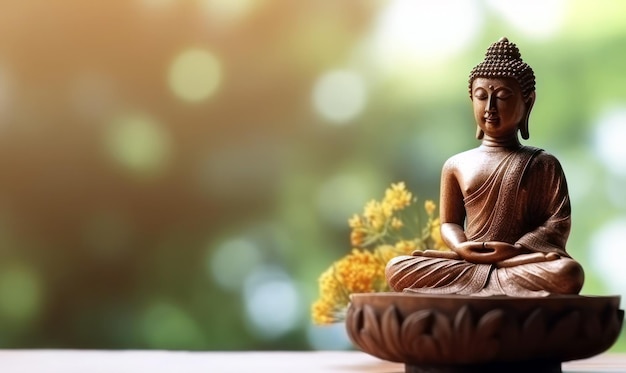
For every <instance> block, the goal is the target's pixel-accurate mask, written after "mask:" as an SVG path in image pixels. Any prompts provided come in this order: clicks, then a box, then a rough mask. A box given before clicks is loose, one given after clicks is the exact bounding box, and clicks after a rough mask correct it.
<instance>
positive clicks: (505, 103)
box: [472, 78, 526, 140]
mask: <svg viewBox="0 0 626 373" xmlns="http://www.w3.org/2000/svg"><path fill="white" fill-rule="evenodd" d="M472 104H473V106H474V118H475V119H476V124H478V126H479V127H480V128H481V129H482V130H483V132H484V133H485V135H486V136H489V137H491V138H493V139H496V140H507V139H511V138H517V130H518V127H519V124H520V122H521V121H522V118H523V117H524V115H525V114H526V113H525V112H526V104H525V102H524V98H523V96H522V92H521V90H520V87H519V84H518V83H517V81H516V80H515V79H512V78H502V79H488V78H476V79H474V82H473V83H472Z"/></svg>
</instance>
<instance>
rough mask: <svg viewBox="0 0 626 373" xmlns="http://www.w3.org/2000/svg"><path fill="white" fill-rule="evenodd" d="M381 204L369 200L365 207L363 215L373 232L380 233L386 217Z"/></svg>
mask: <svg viewBox="0 0 626 373" xmlns="http://www.w3.org/2000/svg"><path fill="white" fill-rule="evenodd" d="M384 210H385V209H384V207H383V205H382V204H380V203H379V202H377V201H375V200H371V201H369V202H368V203H367V205H365V209H364V211H363V215H364V216H365V218H366V219H367V221H368V223H369V224H370V225H371V227H372V228H374V230H376V231H378V232H380V231H382V229H383V228H384V226H385V222H386V221H387V217H388V216H386V214H385V211H384Z"/></svg>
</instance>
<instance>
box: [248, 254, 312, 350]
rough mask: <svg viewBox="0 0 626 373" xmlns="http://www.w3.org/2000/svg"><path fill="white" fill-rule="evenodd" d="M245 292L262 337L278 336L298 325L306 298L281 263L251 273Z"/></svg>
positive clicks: (250, 317) (254, 327) (251, 318)
mask: <svg viewBox="0 0 626 373" xmlns="http://www.w3.org/2000/svg"><path fill="white" fill-rule="evenodd" d="M243 296H244V304H245V309H246V315H247V316H248V320H249V321H250V324H251V326H252V330H253V332H255V333H256V334H257V335H258V336H259V337H260V338H262V339H274V338H277V337H279V336H281V335H283V334H285V333H287V332H289V331H290V330H292V329H294V328H295V327H296V326H297V323H298V321H299V318H300V316H301V312H302V308H301V301H302V299H301V298H300V296H299V292H298V289H297V288H296V284H295V283H294V282H293V280H292V279H291V278H290V277H289V276H288V275H287V274H286V273H285V272H284V270H283V269H281V268H280V267H274V266H265V267H260V268H257V269H256V270H255V271H253V272H252V273H250V274H249V275H248V276H247V278H246V284H245V289H244V292H243Z"/></svg>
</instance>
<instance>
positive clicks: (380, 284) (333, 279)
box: [311, 182, 447, 324]
mask: <svg viewBox="0 0 626 373" xmlns="http://www.w3.org/2000/svg"><path fill="white" fill-rule="evenodd" d="M413 202H415V199H414V198H413V195H412V194H411V193H410V192H409V191H407V190H406V185H405V184H404V183H403V182H399V183H396V184H391V186H390V187H389V188H387V189H386V190H385V196H384V198H383V199H382V201H380V202H379V201H376V200H371V201H369V202H368V203H367V204H366V205H365V207H364V209H363V214H362V215H358V214H355V215H353V216H352V217H351V218H350V219H349V220H348V225H349V226H350V228H351V231H350V242H351V244H352V247H361V248H363V247H374V249H373V251H370V250H367V249H360V250H359V249H352V251H351V252H350V253H349V254H348V255H346V256H344V257H343V258H341V259H339V260H337V261H336V262H335V263H333V265H332V266H331V267H329V268H328V269H327V270H326V271H324V273H322V275H321V276H320V277H319V280H318V281H319V289H320V296H319V299H318V300H316V301H315V302H314V303H313V304H312V307H311V314H312V316H313V321H314V322H315V323H316V324H329V323H333V322H337V321H341V320H342V319H343V318H344V317H345V310H346V308H347V306H348V303H349V302H350V294H354V293H370V292H380V291H389V286H388V285H387V282H386V279H385V266H386V264H387V262H389V260H391V259H392V258H394V257H396V256H398V255H410V254H411V253H412V252H413V251H414V250H416V249H424V248H429V247H430V248H433V247H434V248H435V249H439V250H445V249H447V248H446V245H445V243H444V242H443V240H442V239H441V233H440V232H439V226H440V222H439V219H435V213H436V209H437V206H436V204H435V202H433V201H431V200H428V201H426V202H425V203H424V210H425V211H426V214H427V215H428V221H427V223H426V224H425V226H423V227H419V228H420V229H419V230H418V232H420V235H419V236H414V234H415V232H414V233H409V232H408V231H411V229H404V228H412V227H409V226H408V224H406V223H405V220H403V219H404V217H403V215H404V213H403V214H400V213H397V212H398V211H400V210H403V209H405V208H406V207H408V206H410V205H411V204H412V203H413ZM415 212H416V211H414V212H412V213H415ZM409 213H411V212H409ZM415 215H417V214H415ZM414 217H415V218H416V220H417V216H414ZM409 221H411V222H412V221H413V220H406V222H409ZM413 224H414V223H411V225H413ZM405 225H407V227H405ZM407 233H409V234H408V235H407Z"/></svg>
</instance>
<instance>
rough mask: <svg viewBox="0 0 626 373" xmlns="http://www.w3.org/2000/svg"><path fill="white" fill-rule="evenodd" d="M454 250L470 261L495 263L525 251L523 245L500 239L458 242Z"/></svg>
mask: <svg viewBox="0 0 626 373" xmlns="http://www.w3.org/2000/svg"><path fill="white" fill-rule="evenodd" d="M454 251H456V253H457V254H459V255H460V256H461V257H462V258H463V259H465V260H467V261H468V262H470V263H477V264H495V263H498V262H500V261H503V260H506V259H509V258H512V257H514V256H517V255H520V254H523V253H524V249H523V248H522V246H521V245H512V244H510V243H507V242H499V241H487V242H477V241H466V242H462V243H460V244H458V245H457V246H456V247H455V248H454Z"/></svg>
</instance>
